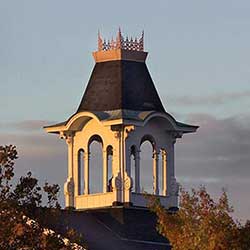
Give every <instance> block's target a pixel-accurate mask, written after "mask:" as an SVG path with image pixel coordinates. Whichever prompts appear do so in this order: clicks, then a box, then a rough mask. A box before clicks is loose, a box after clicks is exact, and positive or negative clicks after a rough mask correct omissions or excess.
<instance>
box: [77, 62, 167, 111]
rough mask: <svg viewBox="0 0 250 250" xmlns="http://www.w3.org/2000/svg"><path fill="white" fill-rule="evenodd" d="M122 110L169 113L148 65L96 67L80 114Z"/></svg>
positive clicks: (114, 63)
mask: <svg viewBox="0 0 250 250" xmlns="http://www.w3.org/2000/svg"><path fill="white" fill-rule="evenodd" d="M118 109H121V110H123V109H129V110H136V111H146V110H154V111H159V112H165V110H164V108H163V105H162V103H161V100H160V98H159V96H158V93H157V91H156V88H155V86H154V83H153V81H152V79H151V77H150V74H149V72H148V69H147V66H146V64H145V62H137V61H132V60H123V59H121V60H114V61H106V62H98V63H96V65H95V67H94V69H93V71H92V74H91V77H90V80H89V82H88V85H87V88H86V90H85V93H84V95H83V98H82V100H81V103H80V106H79V108H78V110H77V112H81V111H110V110H118Z"/></svg>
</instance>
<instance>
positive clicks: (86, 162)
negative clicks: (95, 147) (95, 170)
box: [84, 152, 90, 195]
mask: <svg viewBox="0 0 250 250" xmlns="http://www.w3.org/2000/svg"><path fill="white" fill-rule="evenodd" d="M89 157H90V153H89V152H86V153H85V154H84V194H85V195H86V194H89Z"/></svg>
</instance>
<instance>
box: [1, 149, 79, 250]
mask: <svg viewBox="0 0 250 250" xmlns="http://www.w3.org/2000/svg"><path fill="white" fill-rule="evenodd" d="M16 159H17V150H16V147H15V146H12V145H9V146H0V249H6V250H12V249H13V250H14V249H20V250H21V249H22V250H23V249H25V250H34V249H35V250H50V249H54V250H72V249H83V248H82V247H80V246H76V244H75V243H71V240H72V241H73V242H76V241H78V242H81V243H82V237H80V235H79V234H77V233H76V232H75V231H74V230H73V229H70V230H69V231H68V232H66V235H67V237H68V239H69V240H66V239H65V238H63V237H62V236H60V235H58V234H57V233H55V232H54V231H52V230H49V229H47V228H48V227H47V226H48V225H49V224H50V225H51V224H52V223H53V222H54V221H56V220H57V219H58V216H59V215H60V205H59V203H58V193H59V186H58V185H57V184H53V185H50V184H48V183H47V182H46V183H45V185H44V187H43V188H41V187H40V186H39V184H38V180H37V179H36V178H34V177H33V176H32V174H31V172H28V173H27V175H26V176H22V177H21V178H20V179H19V181H18V183H17V184H16V185H13V183H12V182H13V177H14V163H15V160H16ZM42 191H44V192H45V194H46V195H47V200H48V201H47V206H46V207H42V206H41V204H42ZM48 222H50V223H48Z"/></svg>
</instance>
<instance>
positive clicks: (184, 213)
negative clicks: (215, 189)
mask: <svg viewBox="0 0 250 250" xmlns="http://www.w3.org/2000/svg"><path fill="white" fill-rule="evenodd" d="M148 200H149V207H150V208H151V209H152V210H153V211H154V212H155V213H156V215H157V217H158V223H157V230H158V231H159V233H160V234H162V235H163V236H165V237H166V238H167V239H168V240H169V241H170V243H171V245H172V249H173V250H184V249H185V250H247V249H250V236H249V235H250V222H249V221H248V222H247V223H246V225H244V226H243V225H241V224H240V223H239V222H237V221H234V220H233V218H232V216H231V213H232V212H233V208H232V207H230V206H229V201H228V197H227V194H226V192H225V191H224V190H223V192H222V195H221V197H220V198H219V200H218V202H216V201H214V200H213V199H212V198H211V196H210V195H209V194H208V192H207V191H206V189H205V187H200V188H199V189H198V190H195V189H192V191H191V193H189V192H187V191H185V190H184V189H181V192H180V208H179V210H178V211H177V212H170V211H166V210H165V208H164V207H163V206H162V205H161V204H160V202H159V200H158V199H156V198H154V196H150V195H149V196H148Z"/></svg>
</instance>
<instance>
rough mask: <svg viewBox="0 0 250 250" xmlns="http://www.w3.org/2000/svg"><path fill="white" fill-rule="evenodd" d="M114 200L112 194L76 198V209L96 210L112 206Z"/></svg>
mask: <svg viewBox="0 0 250 250" xmlns="http://www.w3.org/2000/svg"><path fill="white" fill-rule="evenodd" d="M114 200H115V197H114V193H113V192H107V193H98V194H88V195H79V196H76V200H75V202H76V204H75V205H76V209H87V208H98V207H109V206H112V203H113V201H114Z"/></svg>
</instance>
